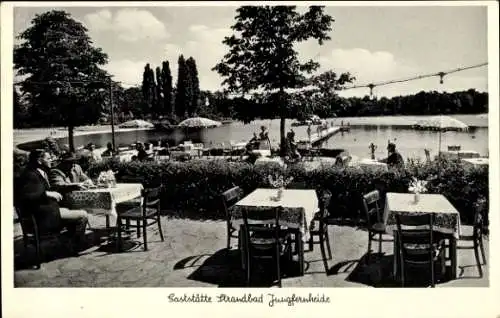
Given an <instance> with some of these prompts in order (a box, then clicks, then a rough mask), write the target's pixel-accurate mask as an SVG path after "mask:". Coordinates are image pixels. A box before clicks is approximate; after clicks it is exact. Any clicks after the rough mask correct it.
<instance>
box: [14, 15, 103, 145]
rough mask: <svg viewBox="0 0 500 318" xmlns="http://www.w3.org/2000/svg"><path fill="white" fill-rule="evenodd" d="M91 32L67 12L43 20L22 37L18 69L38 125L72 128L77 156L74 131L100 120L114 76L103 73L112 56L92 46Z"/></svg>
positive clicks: (36, 20)
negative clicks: (110, 82)
mask: <svg viewBox="0 0 500 318" xmlns="http://www.w3.org/2000/svg"><path fill="white" fill-rule="evenodd" d="M87 31H88V30H87V29H86V28H85V27H84V26H83V25H82V24H81V23H80V22H78V21H76V20H74V19H73V18H71V16H70V14H69V13H67V12H65V11H58V10H53V11H48V12H45V13H43V14H37V15H36V16H35V18H34V19H33V20H32V21H31V26H30V27H28V28H27V29H26V30H24V31H23V32H21V33H20V34H19V35H18V39H20V40H22V43H21V44H19V45H16V46H15V48H14V68H15V70H16V71H17V73H18V74H19V75H27V77H26V79H25V80H24V81H23V82H22V83H21V90H22V92H23V93H24V95H25V97H26V100H27V102H28V103H29V104H30V107H31V110H32V111H31V118H32V119H35V120H36V121H37V124H38V125H43V126H47V125H61V126H66V127H68V135H69V136H68V139H69V146H70V149H71V150H74V140H73V131H74V127H75V126H78V125H84V124H90V123H95V122H97V120H98V119H99V116H100V112H101V108H102V104H103V99H104V95H105V94H107V91H105V92H102V91H99V88H105V87H108V86H109V85H108V84H107V83H109V81H110V79H109V76H108V74H107V73H106V72H105V71H104V70H102V69H101V68H100V66H102V65H105V64H106V63H107V59H108V57H107V55H106V54H105V53H103V52H102V50H101V49H100V48H96V47H94V46H93V45H92V42H91V40H90V38H89V36H88V35H87Z"/></svg>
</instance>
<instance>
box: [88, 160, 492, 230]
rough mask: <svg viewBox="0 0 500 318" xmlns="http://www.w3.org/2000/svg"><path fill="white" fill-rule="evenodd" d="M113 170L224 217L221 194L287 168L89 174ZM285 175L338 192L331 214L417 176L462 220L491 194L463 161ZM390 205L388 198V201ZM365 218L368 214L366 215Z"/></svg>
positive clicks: (180, 167)
mask: <svg viewBox="0 0 500 318" xmlns="http://www.w3.org/2000/svg"><path fill="white" fill-rule="evenodd" d="M107 169H112V170H113V171H115V172H116V173H117V180H118V181H119V182H120V181H123V180H127V181H130V180H135V181H137V182H141V183H143V184H144V185H145V186H156V185H160V184H163V186H164V190H165V191H164V193H163V194H162V207H163V208H164V209H165V210H171V211H175V213H177V215H178V216H181V217H190V218H201V219H222V218H224V213H223V212H222V211H221V210H220V208H219V207H220V204H219V203H220V198H219V195H220V193H221V192H223V191H224V190H227V189H228V188H230V187H231V186H233V185H239V186H240V187H241V188H242V189H243V191H244V192H245V193H246V194H248V193H250V192H251V191H253V190H254V189H256V188H258V187H268V184H267V175H268V174H270V173H275V172H278V171H280V170H281V168H279V167H277V166H276V165H272V164H271V165H259V166H254V165H252V164H249V163H243V162H227V161H224V160H220V159H213V160H191V161H189V162H164V163H156V162H129V163H120V162H118V161H116V160H111V161H108V162H105V163H100V164H96V165H92V166H91V167H90V169H89V171H88V173H89V176H91V177H97V175H98V174H99V172H100V171H102V170H107ZM284 174H285V175H286V176H287V177H288V176H293V177H294V181H297V182H304V183H305V185H306V187H307V188H311V189H317V190H321V189H328V190H330V191H331V192H332V194H333V197H332V199H333V204H332V205H331V211H330V212H331V213H332V214H333V215H338V216H343V217H353V218H354V217H358V216H360V215H359V213H360V211H361V209H360V208H361V196H362V195H363V194H365V193H367V192H369V191H372V190H373V189H378V190H379V191H380V192H381V195H382V198H385V194H386V193H387V192H408V185H409V182H410V181H411V179H412V177H417V178H418V179H425V180H429V184H428V190H429V192H430V193H440V194H443V195H444V196H445V197H446V198H447V199H448V200H449V201H450V202H451V203H452V204H453V205H454V206H455V208H456V209H457V210H458V211H460V213H461V217H462V221H463V222H465V223H470V222H471V221H472V217H473V215H474V203H475V201H476V199H477V198H478V197H479V196H484V197H486V198H488V169H484V168H483V169H464V167H463V166H462V165H461V164H460V163H459V162H458V161H440V162H437V161H435V162H432V163H421V162H413V163H409V164H408V165H407V168H406V170H405V171H402V172H393V171H390V172H366V171H362V170H359V169H356V168H345V169H343V168H337V167H321V168H319V169H316V170H312V171H308V170H307V169H305V167H304V166H303V164H302V163H299V164H296V165H291V166H289V167H287V168H286V171H285V172H284ZM382 204H384V202H382ZM361 216H362V217H363V215H361Z"/></svg>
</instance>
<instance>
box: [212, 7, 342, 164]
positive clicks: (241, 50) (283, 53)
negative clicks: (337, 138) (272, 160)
mask: <svg viewBox="0 0 500 318" xmlns="http://www.w3.org/2000/svg"><path fill="white" fill-rule="evenodd" d="M236 12H237V15H236V17H235V20H236V22H235V24H234V25H233V26H232V27H231V29H232V30H233V31H234V34H233V35H232V36H229V37H225V39H224V40H223V43H224V44H226V45H227V46H228V47H229V53H227V54H226V55H225V56H224V58H223V60H222V61H221V62H220V63H218V64H217V65H216V66H215V67H214V68H213V69H214V70H215V71H217V72H218V73H219V74H220V75H221V76H222V77H223V78H225V79H224V81H223V83H222V84H223V85H227V86H228V89H229V91H231V92H236V93H242V94H245V93H248V92H250V91H252V90H256V89H263V90H265V91H267V92H270V91H275V90H278V91H279V99H280V102H279V103H280V105H279V106H280V107H279V112H278V113H279V116H280V118H281V121H280V137H281V153H282V155H284V152H285V114H286V112H287V110H286V108H287V106H286V104H285V100H286V92H285V89H287V88H300V87H304V86H305V85H306V84H307V81H306V77H305V74H311V73H312V72H313V71H315V70H316V69H317V68H318V67H319V64H318V63H316V62H314V61H312V60H310V61H308V62H306V63H301V62H300V61H299V59H298V52H297V51H296V50H295V48H294V45H295V44H297V43H299V42H303V41H307V40H309V39H315V40H317V41H318V44H319V45H322V44H323V41H325V40H329V39H330V36H329V35H328V32H329V31H331V24H332V22H333V21H334V20H333V18H332V17H331V16H329V15H327V14H325V13H324V12H323V7H321V6H311V7H309V10H308V11H307V12H306V13H304V14H300V13H298V12H297V11H296V7H295V6H243V7H240V8H238V9H237V10H236Z"/></svg>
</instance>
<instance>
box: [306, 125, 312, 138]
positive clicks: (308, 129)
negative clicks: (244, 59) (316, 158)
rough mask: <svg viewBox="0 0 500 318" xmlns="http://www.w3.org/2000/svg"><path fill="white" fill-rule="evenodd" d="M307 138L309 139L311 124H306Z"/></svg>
mask: <svg viewBox="0 0 500 318" xmlns="http://www.w3.org/2000/svg"><path fill="white" fill-rule="evenodd" d="M307 138H309V141H311V125H309V126H307Z"/></svg>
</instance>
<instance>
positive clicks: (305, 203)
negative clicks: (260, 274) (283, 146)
mask: <svg viewBox="0 0 500 318" xmlns="http://www.w3.org/2000/svg"><path fill="white" fill-rule="evenodd" d="M277 191H278V190H277V189H263V188H259V189H256V190H254V191H253V192H252V193H250V194H249V195H248V196H246V197H245V198H243V199H242V200H240V201H238V202H237V203H236V204H235V206H234V207H233V209H232V210H231V217H232V219H233V220H234V221H233V224H235V225H241V224H243V219H242V215H243V213H242V212H243V209H244V210H246V211H247V213H252V211H257V212H258V211H259V210H261V209H268V208H272V207H278V206H282V207H283V208H284V209H285V212H284V213H283V215H282V219H280V224H281V225H282V226H286V227H288V228H289V229H290V230H291V232H293V233H294V235H295V237H296V242H295V243H296V244H297V249H298V255H299V266H300V274H301V275H303V274H304V242H307V241H308V239H309V229H308V227H309V223H310V222H311V220H312V219H313V217H314V214H315V213H316V212H318V211H319V205H318V197H317V195H316V191H315V190H296V189H285V190H283V195H282V198H281V200H280V201H274V200H273V199H272V198H273V197H275V196H276V193H277ZM242 254H244V253H242Z"/></svg>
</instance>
